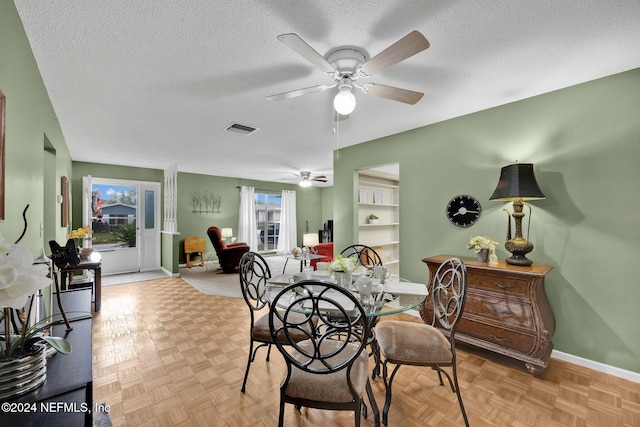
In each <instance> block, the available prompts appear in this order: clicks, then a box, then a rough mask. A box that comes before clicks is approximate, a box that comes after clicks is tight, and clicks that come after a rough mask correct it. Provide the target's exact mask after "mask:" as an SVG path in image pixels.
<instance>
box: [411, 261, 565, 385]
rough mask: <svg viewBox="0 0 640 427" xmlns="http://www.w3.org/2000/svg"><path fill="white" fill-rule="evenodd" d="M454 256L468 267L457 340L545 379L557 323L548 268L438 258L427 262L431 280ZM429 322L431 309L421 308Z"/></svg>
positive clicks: (535, 265)
mask: <svg viewBox="0 0 640 427" xmlns="http://www.w3.org/2000/svg"><path fill="white" fill-rule="evenodd" d="M451 257H456V258H459V259H460V260H462V262H464V264H465V266H466V268H467V301H466V303H465V307H464V313H463V315H462V319H461V320H460V323H459V324H458V329H457V330H456V340H457V341H460V342H463V343H466V344H471V345H473V346H476V347H481V348H484V349H487V350H490V351H493V352H496V353H499V354H502V355H505V356H508V357H511V358H513V359H516V360H520V361H522V362H524V364H525V366H526V368H527V370H528V371H529V372H530V373H531V374H532V375H534V376H536V377H542V376H544V372H545V370H546V368H547V366H548V363H549V356H550V355H551V350H552V349H553V343H552V342H551V336H552V335H553V333H554V331H555V318H554V315H553V311H552V309H551V305H550V304H549V301H548V300H547V295H546V293H545V291H544V278H545V276H546V275H547V274H548V273H549V271H551V268H552V267H550V266H548V265H542V264H532V265H531V266H527V267H522V266H515V265H510V264H507V263H505V262H504V261H499V262H498V265H495V266H492V265H489V264H488V263H485V262H478V261H477V260H476V259H475V258H470V257H459V256H456V255H438V256H434V257H428V258H424V259H423V260H422V261H423V262H424V263H425V264H427V267H428V268H429V273H430V277H433V276H434V275H435V273H436V271H437V269H438V267H439V266H440V264H441V263H442V262H443V261H445V260H446V259H448V258H451ZM420 316H421V317H422V318H423V320H424V321H425V322H428V323H431V320H430V319H431V318H432V317H433V309H432V308H431V309H429V307H428V304H423V305H422V306H421V307H420Z"/></svg>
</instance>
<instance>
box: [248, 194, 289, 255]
mask: <svg viewBox="0 0 640 427" xmlns="http://www.w3.org/2000/svg"><path fill="white" fill-rule="evenodd" d="M255 197H256V199H255V204H256V226H257V229H258V251H260V252H266V251H273V250H275V249H276V247H277V246H278V237H279V235H280V207H281V205H282V195H281V194H280V193H277V194H273V193H256V194H255Z"/></svg>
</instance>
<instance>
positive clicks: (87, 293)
mask: <svg viewBox="0 0 640 427" xmlns="http://www.w3.org/2000/svg"><path fill="white" fill-rule="evenodd" d="M61 298H62V301H63V303H64V305H65V306H66V307H67V308H66V310H69V311H70V313H71V312H73V315H71V316H69V321H70V322H71V326H72V328H73V329H72V330H70V331H67V330H66V327H65V325H64V323H63V324H62V325H57V326H54V327H53V331H52V335H54V336H59V337H64V338H66V339H67V341H69V343H71V346H72V351H71V353H70V354H55V355H53V356H51V358H50V359H49V360H47V379H46V380H45V382H44V384H42V385H41V386H40V387H38V388H37V389H35V390H33V391H31V392H29V393H27V394H24V395H22V396H18V397H16V398H14V399H12V400H10V402H14V403H16V402H22V403H30V404H34V403H35V404H36V405H35V407H31V409H32V411H31V412H28V411H18V412H7V411H0V425H3V426H8V425H14V426H21V427H27V426H34V427H39V426H47V427H52V426H60V427H67V426H85V427H90V426H91V425H92V419H93V418H92V410H93V374H92V360H91V359H92V356H91V354H92V350H91V326H92V318H91V289H79V290H75V291H68V292H62V293H61ZM56 309H57V307H54V315H55V314H59V313H57V310H56ZM41 403H50V404H53V406H52V407H51V410H48V411H47V410H43V407H42V406H41ZM33 409H35V410H33Z"/></svg>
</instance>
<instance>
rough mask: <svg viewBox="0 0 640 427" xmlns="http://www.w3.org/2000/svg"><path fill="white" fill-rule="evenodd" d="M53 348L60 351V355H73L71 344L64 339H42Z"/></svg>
mask: <svg viewBox="0 0 640 427" xmlns="http://www.w3.org/2000/svg"><path fill="white" fill-rule="evenodd" d="M42 339H43V340H44V341H46V342H47V344H49V345H50V346H51V347H53V348H55V349H56V350H58V352H59V353H62V354H69V353H71V350H72V348H71V343H70V342H69V341H67V340H66V339H64V338H62V337H42Z"/></svg>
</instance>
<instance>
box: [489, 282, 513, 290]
mask: <svg viewBox="0 0 640 427" xmlns="http://www.w3.org/2000/svg"><path fill="white" fill-rule="evenodd" d="M493 286H495V287H497V288H500V289H509V288H512V287H513V286H511V285H503V284H502V283H498V282H493Z"/></svg>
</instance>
